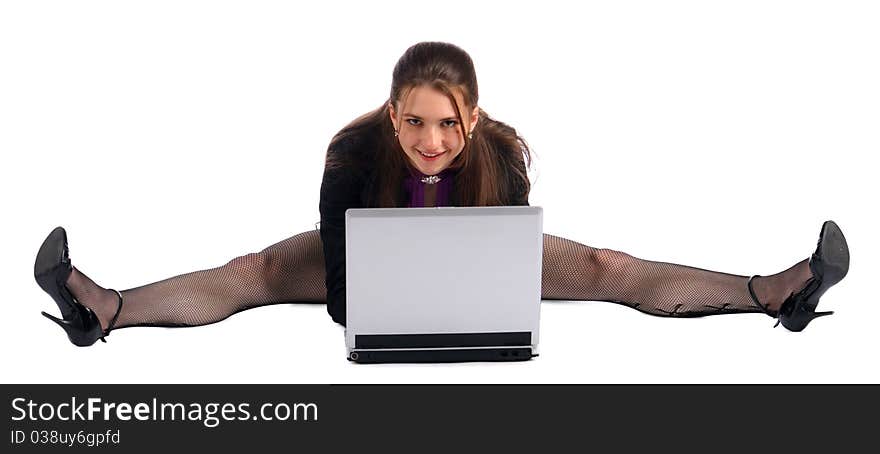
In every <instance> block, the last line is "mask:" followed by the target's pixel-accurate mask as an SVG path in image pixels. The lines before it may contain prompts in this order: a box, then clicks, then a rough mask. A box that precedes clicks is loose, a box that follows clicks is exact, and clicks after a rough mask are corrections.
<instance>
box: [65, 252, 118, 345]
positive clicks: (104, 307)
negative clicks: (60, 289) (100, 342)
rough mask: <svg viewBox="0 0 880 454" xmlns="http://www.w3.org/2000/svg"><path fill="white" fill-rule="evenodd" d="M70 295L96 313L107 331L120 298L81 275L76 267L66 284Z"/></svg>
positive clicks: (102, 327)
mask: <svg viewBox="0 0 880 454" xmlns="http://www.w3.org/2000/svg"><path fill="white" fill-rule="evenodd" d="M66 285H67V288H68V289H70V293H72V294H73V296H74V297H75V298H76V300H77V301H79V302H80V304H83V305H85V306H86V307H88V308H89V309H91V310H92V311H94V312H95V315H97V316H98V321H100V322H101V329H103V330H106V329H107V325H108V324H109V323H110V320H112V319H113V316H114V315H115V314H116V309H117V307H118V306H119V296H118V295H117V294H116V292H114V291H113V290H109V289H105V288H103V287H101V286H100V285H98V284H96V283H95V281H93V280H91V279H89V277H88V276H86V275H85V274H83V273H81V272H80V271H79V270H78V269H76V267H74V268H73V271H71V273H70V276H69V277H68V278H67V282H66Z"/></svg>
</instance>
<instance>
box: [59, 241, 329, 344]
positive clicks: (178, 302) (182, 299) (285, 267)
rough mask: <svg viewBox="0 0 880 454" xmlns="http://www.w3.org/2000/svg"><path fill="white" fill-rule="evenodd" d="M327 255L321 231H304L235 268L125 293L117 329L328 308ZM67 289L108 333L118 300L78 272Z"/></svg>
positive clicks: (189, 275)
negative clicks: (274, 308) (273, 309)
mask: <svg viewBox="0 0 880 454" xmlns="http://www.w3.org/2000/svg"><path fill="white" fill-rule="evenodd" d="M324 273H325V271H324V252H323V249H322V248H321V237H320V234H319V232H318V230H312V231H308V232H303V233H300V234H298V235H295V236H292V237H290V238H288V239H286V240H284V241H281V242H279V243H276V244H273V245H271V246H269V247H267V248H265V249H263V250H262V251H260V252H256V253H252V254H247V255H243V256H241V257H236V258H234V259H232V260H230V261H229V263H227V264H225V265H223V266H220V267H217V268H212V269H208V270H202V271H195V272H192V273H187V274H182V275H180V276H176V277H172V278H170V279H165V280H162V281H159V282H155V283H152V284H148V285H144V286H141V287H136V288H132V289H128V290H124V291H122V297H123V301H124V302H123V305H122V311H121V312H120V313H119V318H118V320H117V321H116V325H115V327H114V329H118V328H124V327H130V326H199V325H206V324H208V323H214V322H219V321H221V320H223V319H225V318H227V317H229V316H230V315H232V314H235V313H236V312H240V311H243V310H245V309H250V308H252V307H257V306H265V305H268V304H278V303H323V302H325V299H326V287H325V284H324ZM67 287H68V288H69V289H70V291H71V293H73V295H74V296H75V297H76V298H77V300H78V301H79V302H80V303H82V304H85V305H86V306H88V307H90V308H91V309H92V310H94V311H95V313H96V314H97V315H98V319H99V320H100V321H101V326H102V328H106V327H107V324H108V323H109V321H110V320H111V319H112V318H113V314H115V312H116V307H117V301H118V298H117V296H116V293H115V292H113V291H112V290H109V289H105V288H102V287H101V286H99V285H97V284H96V283H95V282H94V281H92V280H91V279H89V278H88V277H87V276H86V275H85V274H83V273H81V272H80V271H79V270H78V269H76V268H74V269H73V272H72V273H71V274H70V277H69V278H68V280H67Z"/></svg>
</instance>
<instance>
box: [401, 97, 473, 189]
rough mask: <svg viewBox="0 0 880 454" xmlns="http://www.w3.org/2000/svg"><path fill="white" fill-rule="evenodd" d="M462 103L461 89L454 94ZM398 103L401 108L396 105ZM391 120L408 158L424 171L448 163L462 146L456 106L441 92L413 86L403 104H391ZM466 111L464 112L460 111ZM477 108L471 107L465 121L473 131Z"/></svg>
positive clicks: (437, 169) (436, 170)
mask: <svg viewBox="0 0 880 454" xmlns="http://www.w3.org/2000/svg"><path fill="white" fill-rule="evenodd" d="M454 96H455V97H456V100H457V101H458V103H459V105H460V106H464V102H462V99H461V97H460V96H461V95H460V93H455V95H454ZM395 107H400V111H398V110H397V109H395ZM390 112H391V121H392V123H393V124H394V129H395V130H397V131H398V137H397V139H398V140H399V141H400V146H401V148H403V152H404V153H406V156H407V158H408V159H409V162H411V163H412V164H413V166H415V167H416V168H417V169H418V170H419V171H420V172H422V173H423V174H425V175H436V174H438V173H440V172H441V171H443V170H444V169H446V168H447V167H449V165H450V164H452V161H453V160H455V158H456V157H457V156H458V155H459V154H460V153H461V151H462V150H463V149H464V137H463V136H462V134H461V127H460V126H459V121H458V118H456V114H455V107H454V106H453V105H452V103H451V102H449V98H447V97H446V95H444V94H443V93H442V92H440V91H438V90H436V89H434V88H431V87H427V86H419V87H415V88H413V89H412V90H411V91H410V92H409V95H408V96H406V97H405V100H404V101H403V105H402V106H394V105H391V106H390ZM462 113H463V114H465V112H462ZM478 113H479V108H478V107H474V110H473V112H471V117H470V118H469V119H467V120H466V121H469V123H468V124H466V125H464V126H465V128H464V130H465V131H472V130H473V128H474V125H475V124H476V122H477V118H478V117H479V116H478Z"/></svg>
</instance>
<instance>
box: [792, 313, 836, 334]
mask: <svg viewBox="0 0 880 454" xmlns="http://www.w3.org/2000/svg"><path fill="white" fill-rule="evenodd" d="M833 313H834V311H824V312H801V313H800V315H799V316H797V317H780V319H779V321H780V322H782V326H784V327H785V328H786V329H788V330H789V331H794V332H798V331H803V330H804V328H806V327H807V325H809V324H810V322H811V321H813V320H815V319H817V318H819V317H824V316H826V315H831V314H833Z"/></svg>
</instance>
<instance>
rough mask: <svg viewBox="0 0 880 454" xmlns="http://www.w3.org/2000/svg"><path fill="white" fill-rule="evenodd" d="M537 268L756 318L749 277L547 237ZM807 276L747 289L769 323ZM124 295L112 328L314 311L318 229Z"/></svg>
mask: <svg viewBox="0 0 880 454" xmlns="http://www.w3.org/2000/svg"><path fill="white" fill-rule="evenodd" d="M543 260H544V266H543V274H542V289H541V295H542V298H543V299H548V300H596V301H609V302H615V303H621V304H625V305H627V306H630V307H632V308H635V309H637V310H639V311H642V312H645V313H648V314H652V315H661V316H675V317H694V316H702V315H711V314H724V313H741V312H762V310H761V309H760V308H759V307H757V306H756V305H755V304H754V303H753V302H752V300H751V298H750V296H749V293H748V289H747V287H746V282H747V280H748V278H747V277H746V276H736V275H732V274H725V273H718V272H713V271H707V270H702V269H698V268H692V267H688V266H683V265H675V264H671V263H663V262H652V261H648V260H641V259H638V258H635V257H632V256H630V255H627V254H625V253H623V252H618V251H613V250H609V249H596V248H592V247H589V246H586V245H583V244H580V243H577V242H574V241H571V240H567V239H565V238H560V237H557V236H553V235H547V234H545V235H544V257H543ZM810 276H811V273H810V270H809V267H808V265H807V260H804V261H802V262H799V263H798V264H796V265H795V266H793V267H791V268H789V269H788V270H786V271H783V272H781V273H778V274H775V275H773V276H767V277H763V278H758V279H756V280H755V281H754V282H753V284H754V285H753V288H754V289H755V292H756V294H757V295H758V298H759V300H760V301H761V302H762V304H765V305H767V306H768V307H769V308H770V310H771V315H773V313H775V311H776V310H778V308H779V306H780V305H781V304H782V301H783V300H784V299H785V297H786V296H788V295H789V294H790V293H793V292H796V291H798V290H800V289H801V288H802V287H803V286H804V285H805V283H806V281H807V279H809V277H810ZM67 285H68V288H70V290H71V292H72V293H73V294H74V296H76V298H77V299H78V300H79V301H80V302H82V303H83V304H86V305H87V306H89V307H91V308H92V309H93V310H95V312H96V313H97V315H98V318H99V319H100V320H101V322H102V325H103V326H104V327H105V328H106V326H107V322H108V320H110V319H111V318H112V316H113V314H114V313H115V311H116V304H117V298H116V294H115V293H113V292H112V291H110V290H107V289H104V288H102V287H100V286H98V285H97V284H96V283H95V282H94V281H92V280H91V279H89V278H88V277H87V276H85V275H84V274H82V273H81V272H80V271H79V270H77V269H74V272H73V273H72V274H71V276H70V278H69V279H68V281H67ZM122 296H123V298H124V305H123V308H122V311H121V313H120V315H119V319H118V320H117V323H116V326H115V328H122V327H127V326H197V325H205V324H208V323H214V322H218V321H221V320H223V319H225V318H227V317H229V316H230V315H232V314H235V313H236V312H240V311H242V310H245V309H250V308H252V307H257V306H264V305H269V304H278V303H321V302H324V301H325V297H326V288H325V285H324V256H323V250H322V247H321V238H320V235H319V232H318V231H317V230H314V231H308V232H304V233H300V234H298V235H295V236H293V237H290V238H288V239H286V240H284V241H281V242H279V243H276V244H273V245H271V246H269V247H267V248H265V249H263V250H262V251H260V252H257V253H252V254H247V255H244V256H241V257H237V258H235V259H233V260H231V261H229V263H227V264H225V265H223V266H220V267H217V268H212V269H208V270H203V271H196V272H193V273H188V274H183V275H180V276H177V277H173V278H170V279H166V280H163V281H159V282H155V283H152V284H148V285H144V286H141V287H137V288H133V289H129V290H124V291H122Z"/></svg>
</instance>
